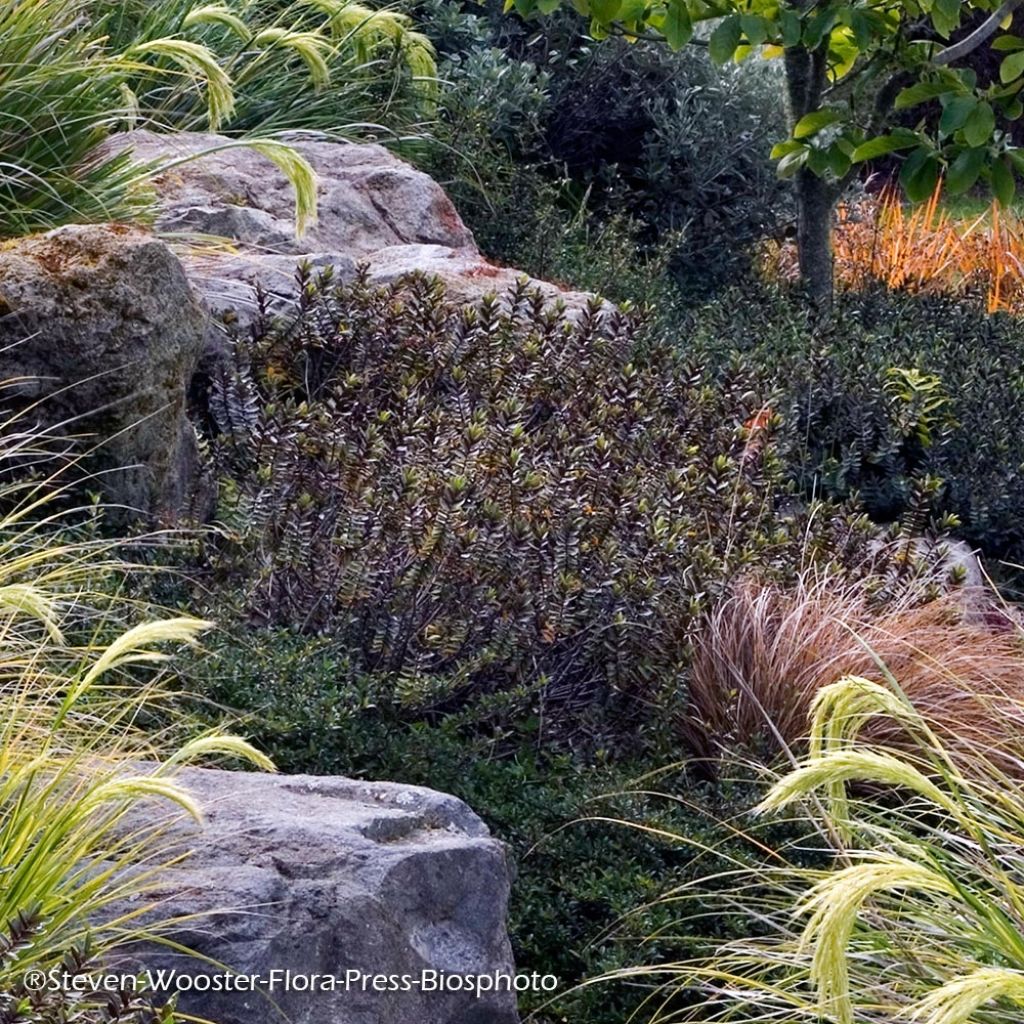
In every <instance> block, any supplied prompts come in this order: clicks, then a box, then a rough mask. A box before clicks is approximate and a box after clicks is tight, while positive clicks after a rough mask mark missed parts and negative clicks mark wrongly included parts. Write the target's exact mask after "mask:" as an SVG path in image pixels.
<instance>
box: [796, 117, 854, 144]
mask: <svg viewBox="0 0 1024 1024" xmlns="http://www.w3.org/2000/svg"><path fill="white" fill-rule="evenodd" d="M842 119H843V115H842V113H841V112H840V111H838V110H815V111H813V112H812V113H810V114H805V115H804V116H803V117H801V118H800V120H799V121H797V123H796V125H795V127H794V128H793V138H794V139H805V138H807V136H808V135H814V133H815V132H820V131H821V129H822V128H827V127H828V126H829V125H830V124H835V123H836V122H837V121H842Z"/></svg>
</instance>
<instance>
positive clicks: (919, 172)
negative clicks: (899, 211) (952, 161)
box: [900, 147, 939, 203]
mask: <svg viewBox="0 0 1024 1024" xmlns="http://www.w3.org/2000/svg"><path fill="white" fill-rule="evenodd" d="M938 183H939V161H938V159H937V158H936V156H935V154H934V153H933V152H932V151H931V150H930V149H925V148H924V147H922V148H921V149H918V150H915V151H914V152H913V153H911V154H910V156H909V157H908V158H907V161H906V163H904V165H903V167H902V169H901V170H900V184H901V185H902V186H903V189H904V191H905V192H906V193H907V196H908V198H909V199H910V200H911V202H914V203H919V202H921V201H922V200H924V199H928V198H929V197H930V196H931V194H932V193H933V192H934V191H935V186H936V185H938Z"/></svg>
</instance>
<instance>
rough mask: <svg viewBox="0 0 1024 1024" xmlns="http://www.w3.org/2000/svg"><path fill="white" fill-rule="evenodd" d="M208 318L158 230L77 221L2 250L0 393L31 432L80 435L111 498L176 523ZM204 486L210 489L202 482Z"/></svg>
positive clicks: (192, 452)
mask: <svg viewBox="0 0 1024 1024" xmlns="http://www.w3.org/2000/svg"><path fill="white" fill-rule="evenodd" d="M205 324H206V318H205V316H204V313H203V311H202V308H201V307H200V305H199V303H198V302H197V301H196V299H195V298H194V296H193V294H192V292H191V289H190V288H189V284H188V280H187V279H186V277H185V274H184V272H183V270H182V268H181V264H180V263H179V262H178V260H177V259H176V258H175V256H174V254H173V253H172V252H171V250H170V249H169V248H168V247H167V245H166V244H165V243H163V242H161V241H159V240H157V239H155V238H153V237H152V235H149V234H146V233H144V232H141V231H137V230H135V229H133V228H128V227H124V226H120V225H108V226H70V227H63V228H58V229H57V230H55V231H50V232H48V233H46V234H43V235H36V236H32V237H29V238H23V239H18V240H15V241H12V242H8V243H6V244H5V245H4V246H3V248H2V249H0V348H2V349H3V351H4V371H3V377H4V379H5V380H7V381H11V379H12V378H24V379H23V380H20V381H18V382H17V384H16V385H9V386H8V387H7V388H6V389H5V391H4V394H3V396H2V398H0V403H2V404H3V406H4V407H6V408H8V409H11V408H14V409H17V410H22V418H21V423H22V425H23V426H24V427H26V428H28V427H30V426H35V425H37V424H38V425H39V426H40V427H42V428H45V429H49V430H50V431H51V432H52V433H53V434H54V435H59V436H62V437H71V436H73V435H74V436H76V437H78V438H79V447H80V448H89V449H92V450H93V451H92V454H91V455H90V458H89V459H88V461H87V463H86V466H87V468H88V469H89V470H90V471H91V472H94V473H96V474H98V475H97V476H96V477H95V485H96V487H97V489H99V490H101V491H102V492H103V494H104V495H105V497H106V498H107V500H108V501H110V502H113V503H115V504H120V505H123V506H128V507H129V508H131V509H136V510H142V511H144V512H146V513H150V514H152V515H155V516H158V517H160V518H162V519H173V518H174V517H175V515H176V514H177V513H178V512H179V511H180V510H181V509H182V508H183V507H184V506H185V504H186V503H187V502H188V501H190V500H191V498H192V497H193V496H194V495H195V494H196V476H195V473H196V464H197V463H196V442H195V436H194V433H193V431H192V428H191V425H190V424H189V422H188V420H187V419H186V416H185V396H186V387H187V384H188V381H189V379H190V378H191V376H192V373H193V372H194V369H195V366H196V363H197V360H198V359H199V356H200V353H201V351H202V345H203V336H204V330H205ZM200 490H202V489H201V488H200Z"/></svg>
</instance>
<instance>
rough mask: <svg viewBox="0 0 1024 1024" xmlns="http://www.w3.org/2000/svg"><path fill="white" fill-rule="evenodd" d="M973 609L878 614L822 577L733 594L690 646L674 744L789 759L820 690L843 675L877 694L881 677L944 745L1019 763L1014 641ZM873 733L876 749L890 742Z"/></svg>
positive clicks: (965, 600)
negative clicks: (683, 710) (685, 698)
mask: <svg viewBox="0 0 1024 1024" xmlns="http://www.w3.org/2000/svg"><path fill="white" fill-rule="evenodd" d="M981 601H982V597H981V596H980V595H979V597H978V602H974V601H973V599H972V598H971V597H969V596H968V595H965V594H962V593H956V594H951V595H949V596H947V597H945V598H942V599H940V600H937V601H931V602H928V603H924V604H915V603H914V601H913V599H912V597H911V596H908V598H907V599H906V600H904V601H902V602H900V603H898V604H896V605H895V606H892V607H884V608H881V609H880V608H878V607H876V606H873V603H872V601H871V598H870V592H869V590H868V588H866V587H865V585H864V584H863V583H846V582H843V581H840V580H838V579H836V578H835V577H834V576H831V575H829V576H825V577H821V576H817V575H806V576H805V577H804V578H802V579H801V580H800V582H799V583H798V585H797V586H795V587H793V588H789V589H781V588H779V587H776V586H764V585H755V584H753V583H748V584H746V585H743V586H740V587H738V588H737V589H736V590H735V592H734V593H733V594H732V596H731V597H730V598H729V599H728V600H726V601H724V602H723V603H722V604H721V605H719V607H718V608H717V609H716V610H715V611H714V612H713V613H712V614H711V615H710V616H709V617H708V619H707V622H706V627H705V629H704V631H703V633H702V634H701V636H700V638H699V639H698V642H697V645H696V651H695V657H694V661H693V667H692V673H691V676H690V681H689V689H690V708H689V712H688V718H687V720H686V722H685V723H684V724H683V730H684V738H685V740H686V741H687V742H688V744H689V746H690V747H691V748H692V749H693V750H694V751H695V752H696V753H698V754H700V755H702V756H706V757H709V758H713V757H715V756H716V755H717V754H718V752H720V751H722V750H735V749H737V748H740V749H746V750H748V751H750V752H752V753H755V754H762V755H764V754H767V755H769V756H772V755H774V753H777V752H779V751H780V750H785V749H787V748H789V749H791V750H793V749H795V750H797V751H799V750H800V749H801V747H802V743H803V740H804V738H805V736H806V734H807V728H808V712H809V710H810V706H811V702H812V700H813V699H814V696H815V694H817V693H818V691H819V690H820V689H821V688H822V687H824V686H827V685H829V684H831V683H834V682H835V681H836V680H837V679H839V678H841V677H843V676H846V675H858V676H866V677H867V678H870V679H874V680H876V681H878V682H884V681H885V680H886V671H887V672H888V674H889V676H891V677H892V678H894V679H896V680H898V681H899V686H900V687H901V688H902V690H903V691H904V693H905V694H906V696H907V698H908V699H909V700H910V701H911V702H912V703H913V704H914V706H915V707H916V708H917V709H918V710H919V711H920V712H921V713H922V714H923V715H924V716H925V718H926V719H927V720H928V721H929V723H930V724H931V725H932V727H933V728H935V729H936V731H937V732H938V733H939V734H940V735H942V736H943V739H944V740H947V741H948V742H950V743H951V744H953V745H955V746H956V745H959V746H964V745H966V746H975V745H977V746H980V747H984V748H985V749H987V750H989V751H990V752H991V751H997V750H999V749H1003V750H1005V751H1006V752H1007V753H1008V754H1011V755H1019V754H1020V752H1021V748H1022V747H1024V710H1022V709H1024V636H1022V633H1021V630H1020V628H1019V627H1018V626H1017V625H1016V623H1014V622H1012V621H1011V620H1010V619H1009V618H1007V617H1005V616H1004V615H1003V614H1002V613H1001V612H999V611H998V610H995V608H994V607H992V609H991V610H990V611H989V612H988V613H984V612H982V611H980V610H979V608H980V607H982V605H981ZM965 608H967V609H973V611H969V612H968V611H965ZM882 665H884V666H885V668H884V669H883V668H882V667H881V666H882ZM880 728H881V726H880V725H879V726H876V727H875V732H874V735H875V738H877V739H885V740H887V741H891V740H893V739H894V737H891V736H884V737H883V736H882V735H880V734H879V733H878V730H879V729H880Z"/></svg>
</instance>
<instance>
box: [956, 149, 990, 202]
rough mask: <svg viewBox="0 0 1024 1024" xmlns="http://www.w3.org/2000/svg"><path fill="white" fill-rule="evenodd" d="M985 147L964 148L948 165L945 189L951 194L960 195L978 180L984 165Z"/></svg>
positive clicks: (986, 152) (986, 151)
mask: <svg viewBox="0 0 1024 1024" xmlns="http://www.w3.org/2000/svg"><path fill="white" fill-rule="evenodd" d="M987 155H988V150H986V149H965V150H962V151H961V153H960V155H959V156H958V157H957V158H956V159H955V160H954V161H953V163H952V164H951V165H950V168H949V173H948V174H947V175H946V191H947V192H948V193H949V195H951V196H962V195H963V194H964V193H965V192H966V191H967V190H968V189H969V188H971V186H972V185H973V184H974V183H975V182H976V181H977V180H978V177H979V175H980V174H981V169H982V167H984V166H985V157H986V156H987Z"/></svg>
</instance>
